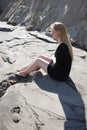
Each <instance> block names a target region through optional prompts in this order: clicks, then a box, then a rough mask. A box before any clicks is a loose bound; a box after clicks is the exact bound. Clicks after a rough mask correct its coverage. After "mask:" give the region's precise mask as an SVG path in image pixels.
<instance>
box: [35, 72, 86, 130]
mask: <svg viewBox="0 0 87 130" xmlns="http://www.w3.org/2000/svg"><path fill="white" fill-rule="evenodd" d="M34 81H35V82H36V84H37V85H38V86H39V87H40V88H41V89H43V90H45V91H48V92H52V93H55V94H57V95H58V98H59V100H60V103H61V105H62V108H63V111H64V113H65V122H64V130H77V129H78V130H86V118H85V106H84V102H83V99H82V97H81V95H80V93H79V92H78V91H77V89H76V86H75V84H74V82H73V81H72V79H71V78H69V79H68V80H67V81H66V82H58V81H54V80H53V79H51V78H50V77H49V76H48V75H45V76H43V75H42V74H41V73H40V72H38V73H36V75H35V77H34ZM58 114H59V113H58Z"/></svg>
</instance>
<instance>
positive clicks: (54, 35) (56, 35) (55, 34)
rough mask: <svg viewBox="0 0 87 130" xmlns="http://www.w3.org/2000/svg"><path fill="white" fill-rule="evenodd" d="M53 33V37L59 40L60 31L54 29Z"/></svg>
mask: <svg viewBox="0 0 87 130" xmlns="http://www.w3.org/2000/svg"><path fill="white" fill-rule="evenodd" d="M51 35H52V38H53V39H54V40H58V36H59V33H58V31H56V30H54V29H52V31H51Z"/></svg>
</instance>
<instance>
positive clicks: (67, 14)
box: [0, 0, 87, 50]
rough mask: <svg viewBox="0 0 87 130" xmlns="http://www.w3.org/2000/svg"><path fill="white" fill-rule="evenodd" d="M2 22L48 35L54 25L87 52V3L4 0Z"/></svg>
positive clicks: (1, 1) (0, 1)
mask: <svg viewBox="0 0 87 130" xmlns="http://www.w3.org/2000/svg"><path fill="white" fill-rule="evenodd" d="M0 7H1V8H0V9H1V12H2V9H3V13H2V14H1V16H0V19H1V20H6V21H8V23H11V24H13V25H17V24H24V25H25V26H26V28H27V29H28V30H36V29H37V30H39V31H40V30H41V31H44V30H45V29H46V28H48V27H49V25H50V24H51V23H52V22H54V21H62V22H63V23H64V24H65V25H66V26H67V27H68V28H69V34H70V37H71V38H72V39H73V41H74V43H75V46H77V47H80V48H83V49H85V50H87V42H86V41H87V11H86V7H87V0H73V1H70V0H61V1H60V0H48V1H47V0H43V1H41V0H37V1H36V0H33V1H32V0H25V1H24V0H14V1H13V0H10V1H8V0H0Z"/></svg>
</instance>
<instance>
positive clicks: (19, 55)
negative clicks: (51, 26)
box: [0, 23, 87, 130]
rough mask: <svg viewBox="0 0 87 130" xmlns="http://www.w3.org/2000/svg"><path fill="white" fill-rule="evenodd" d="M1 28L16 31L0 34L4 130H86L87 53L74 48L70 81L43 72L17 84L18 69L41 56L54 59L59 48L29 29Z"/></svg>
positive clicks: (0, 123) (0, 102)
mask: <svg viewBox="0 0 87 130" xmlns="http://www.w3.org/2000/svg"><path fill="white" fill-rule="evenodd" d="M0 25H1V27H2V26H3V28H9V29H11V30H13V31H10V32H4V31H3V32H2V31H1V32H0V37H1V39H0V40H1V43H0V97H1V98H0V130H12V129H13V130H17V129H18V130H34V129H35V130H75V129H76V130H86V129H87V127H86V122H87V90H86V89H87V88H86V86H87V53H86V52H85V51H82V50H80V49H76V48H74V47H73V50H74V61H73V65H72V70H71V73H70V78H69V79H68V80H67V81H66V82H57V81H54V80H53V79H51V78H50V77H49V76H48V75H47V74H46V73H45V72H44V71H43V70H40V71H39V72H35V73H32V74H31V76H29V77H28V78H27V79H18V80H17V82H13V80H11V78H9V77H11V76H12V75H14V73H15V71H16V69H19V68H21V67H23V66H25V65H27V64H29V63H30V62H32V61H33V60H34V59H35V58H36V57H37V56H38V55H40V54H45V55H47V56H51V55H52V54H53V53H54V51H55V49H56V47H57V46H58V45H57V44H56V43H55V42H54V41H53V40H52V42H51V39H49V38H48V37H46V36H44V34H40V33H36V32H30V33H29V32H28V31H26V30H25V27H20V26H19V27H16V28H14V27H13V26H10V25H7V24H6V23H3V24H2V23H1V24H0ZM31 34H33V35H31ZM39 36H40V37H39ZM41 39H42V40H41ZM9 61H10V62H9ZM9 79H10V80H9Z"/></svg>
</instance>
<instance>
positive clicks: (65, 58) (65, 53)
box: [47, 43, 72, 81]
mask: <svg viewBox="0 0 87 130" xmlns="http://www.w3.org/2000/svg"><path fill="white" fill-rule="evenodd" d="M55 58H56V63H50V64H49V65H48V68H47V71H48V74H49V76H50V77H52V78H53V79H55V80H57V81H65V80H67V79H68V77H69V73H70V70H71V65H72V59H71V56H70V53H69V49H68V46H67V45H66V44H65V43H61V44H60V45H59V46H58V48H57V49H56V52H55Z"/></svg>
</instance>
